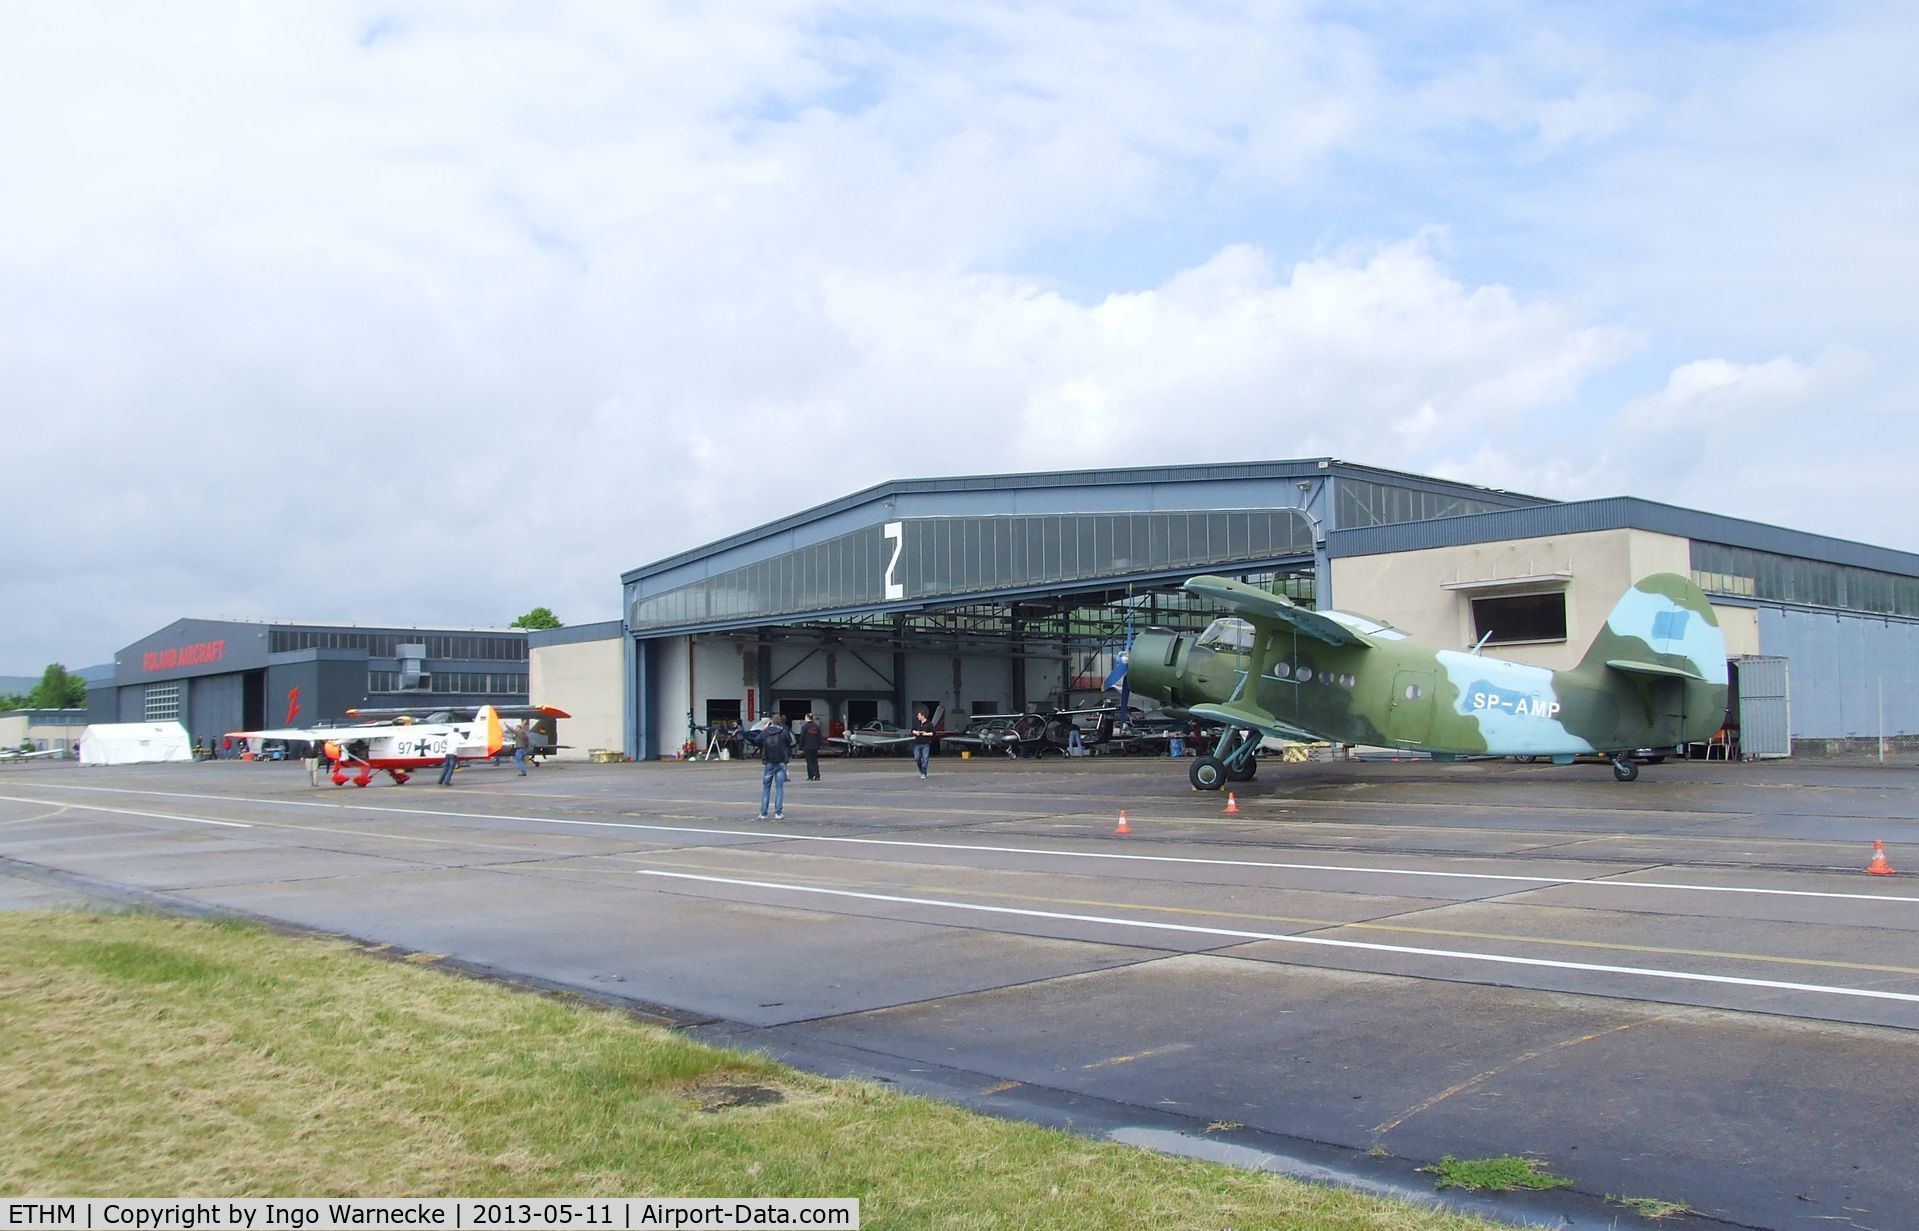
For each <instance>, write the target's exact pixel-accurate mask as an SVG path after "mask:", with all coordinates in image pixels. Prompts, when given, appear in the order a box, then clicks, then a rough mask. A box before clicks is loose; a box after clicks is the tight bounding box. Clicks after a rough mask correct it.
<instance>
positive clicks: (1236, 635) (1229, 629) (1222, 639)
mask: <svg viewBox="0 0 1919 1231" xmlns="http://www.w3.org/2000/svg"><path fill="white" fill-rule="evenodd" d="M1199 648H1200V649H1202V650H1219V651H1222V652H1224V653H1227V654H1247V653H1250V652H1251V651H1252V648H1253V626H1252V625H1251V624H1248V623H1247V622H1246V621H1244V620H1239V619H1234V618H1233V617H1231V616H1228V617H1226V618H1225V619H1220V620H1214V621H1213V622H1212V623H1211V624H1208V625H1207V626H1206V631H1205V632H1203V633H1201V634H1200V635H1199Z"/></svg>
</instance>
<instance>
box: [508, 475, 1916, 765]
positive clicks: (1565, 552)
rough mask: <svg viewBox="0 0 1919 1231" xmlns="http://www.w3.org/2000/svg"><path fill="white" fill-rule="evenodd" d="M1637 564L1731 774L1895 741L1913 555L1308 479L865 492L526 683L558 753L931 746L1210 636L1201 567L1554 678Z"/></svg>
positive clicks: (542, 661)
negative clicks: (1710, 690)
mask: <svg viewBox="0 0 1919 1231" xmlns="http://www.w3.org/2000/svg"><path fill="white" fill-rule="evenodd" d="M1662 571H1671V572H1679V573H1684V574H1689V575H1691V576H1692V577H1693V579H1694V580H1695V581H1697V582H1698V583H1699V584H1700V586H1701V588H1703V589H1704V590H1705V591H1706V592H1707V594H1708V595H1710V596H1711V598H1712V601H1713V603H1714V606H1715V609H1716V610H1717V612H1718V615H1719V619H1720V623H1721V625H1722V626H1723V627H1724V630H1725V634H1726V641H1727V650H1728V654H1729V656H1731V657H1732V659H1733V661H1734V665H1735V670H1736V676H1738V677H1739V678H1742V679H1743V680H1744V681H1745V691H1746V692H1747V693H1748V694H1750V695H1751V699H1752V701H1753V704H1754V706H1755V711H1754V712H1755V713H1758V712H1760V711H1761V710H1762V709H1763V711H1764V714H1765V715H1766V720H1767V722H1768V723H1769V724H1771V725H1775V726H1776V727H1777V728H1778V729H1777V730H1760V729H1757V728H1755V729H1754V730H1752V731H1749V732H1748V733H1747V735H1748V739H1749V745H1750V746H1749V749H1748V750H1749V751H1756V752H1761V753H1778V754H1783V753H1784V752H1786V751H1789V750H1790V749H1791V747H1792V741H1795V740H1796V741H1798V742H1799V743H1800V745H1801V747H1802V749H1803V748H1804V746H1805V745H1806V744H1807V743H1808V742H1815V743H1820V744H1840V745H1843V744H1844V743H1845V742H1846V741H1852V740H1862V739H1865V740H1871V739H1877V738H1880V737H1895V738H1896V737H1900V736H1907V737H1910V736H1914V735H1915V734H1919V555H1913V554H1911V553H1907V552H1899V551H1892V550H1889V549H1886V548H1879V547H1871V546H1867V545H1864V544H1860V543H1854V542H1848V541H1844V540H1840V539H1833V538H1827V537H1824V536H1821V535H1814V534H1806V533H1802V532H1798V531H1793V530H1785V529H1781V528H1778V527H1774V526H1768V525H1762V524H1759V523H1756V522H1749V521H1743V520H1739V519H1736V518H1729V517H1721V516H1717V515H1715V514H1711V513H1704V512H1698V511H1695V510H1691V509H1683V508H1677V507H1674V506H1671V505H1665V504H1659V503H1656V502H1653V501H1646V500H1638V499H1633V498H1613V499H1603V500H1588V501H1577V502H1558V501H1551V500H1545V499H1541V498H1539V497H1534V496H1526V495H1521V494H1518V493H1514V492H1507V491H1498V490H1494V489H1490V488H1483V487H1475V486H1472V485H1469V484H1461V483H1454V482H1449V481H1446V480H1441V479H1434V478H1428V477H1424V476H1420V475H1413V474H1405V473H1401V472H1396V471H1390V470H1382V469H1378V468H1374V467H1368V466H1361V465H1354V464H1351V463H1347V462H1342V461H1338V460H1335V459H1332V458H1309V459H1304V460H1295V461H1270V462H1249V463H1233V464H1223V465H1198V466H1164V467H1141V468H1131V469H1116V470H1097V471H1060V472H1050V473H1041V474H1022V475H992V476H978V477H969V478H946V479H915V480H900V481H894V482H889V483H883V484H880V485H878V486H876V487H872V488H868V489H867V490H865V491H861V492H856V493H854V494H852V495H849V496H845V497H842V498H841V499H838V500H835V501H832V502H830V503H827V504H823V505H820V506H819V507H817V508H813V509H808V510H805V511H803V512H800V513H795V514H793V515H792V516H790V517H786V518H783V519H781V520H779V521H775V522H772V523H770V524H768V525H765V526H760V527H758V528H755V529H752V530H748V531H745V532H742V533H740V534H735V535H732V536H730V537H728V538H724V539H721V540H719V541H717V542H714V543H710V544H707V545H706V546H703V547H699V548H695V549H693V550H691V551H686V552H682V553H680V554H678V555H675V556H672V557H669V558H667V559H665V560H660V561H657V562H655V563H653V564H648V565H644V566H642V567H640V568H637V569H634V570H632V571H631V572H628V573H626V574H625V575H624V576H623V577H622V578H621V583H622V586H623V593H622V605H621V612H622V615H621V619H620V620H619V621H617V622H609V623H606V624H601V625H589V626H586V627H584V628H579V629H563V630H556V631H554V632H550V633H536V634H533V638H532V646H533V654H532V666H531V671H532V676H533V681H534V686H535V687H534V691H535V695H537V696H538V697H539V698H540V699H541V701H543V702H546V703H550V704H556V705H560V706H562V707H564V708H566V709H569V710H572V711H575V712H578V713H592V714H596V715H598V717H597V718H596V719H595V720H594V721H593V722H591V723H588V724H584V725H582V724H579V723H576V724H574V726H573V727H572V729H571V730H570V732H569V738H568V742H569V743H571V744H574V745H576V747H579V748H583V747H585V746H586V745H587V744H588V743H595V742H597V743H599V744H600V745H601V746H605V747H608V748H616V749H623V750H624V751H625V752H626V754H627V755H629V756H635V757H639V758H653V757H660V756H671V755H673V754H674V753H675V752H676V751H678V750H680V749H681V748H682V746H683V744H684V743H685V742H686V741H687V740H688V738H689V735H690V733H691V732H692V729H693V728H694V727H703V726H706V725H708V724H709V723H711V722H714V721H717V720H724V719H739V720H742V721H748V722H750V721H752V720H753V719H754V718H755V717H757V716H758V715H759V714H760V713H763V712H765V711H767V710H768V709H777V710H780V711H782V712H784V713H787V714H789V715H793V714H800V713H805V712H807V711H809V710H810V711H812V712H815V713H819V714H821V715H822V716H823V717H826V718H827V719H828V720H829V721H830V722H831V723H832V724H833V725H836V726H852V725H858V724H859V723H861V722H865V721H870V720H873V719H881V720H892V721H898V720H900V719H901V718H902V717H910V716H911V714H912V711H913V709H914V708H916V707H918V706H920V705H943V706H944V707H945V711H946V714H947V715H948V721H947V724H946V725H947V727H948V729H953V728H954V727H957V726H961V725H964V721H965V719H966V718H967V717H968V716H970V715H972V714H978V713H1009V712H1019V711H1023V710H1026V709H1027V708H1029V707H1031V706H1033V705H1036V704H1041V703H1050V704H1061V703H1062V702H1066V701H1079V700H1083V699H1086V698H1090V697H1092V696H1095V695H1097V694H1098V693H1099V691H1100V688H1101V685H1102V684H1103V683H1104V681H1105V680H1106V678H1107V677H1108V673H1109V671H1110V669H1111V667H1112V665H1113V662H1114V659H1115V655H1116V654H1117V653H1118V651H1119V650H1120V648H1121V647H1122V646H1123V645H1124V644H1125V637H1126V630H1127V629H1128V627H1136V628H1144V627H1147V626H1149V625H1158V626H1173V627H1184V628H1199V627H1203V626H1204V625H1205V624H1206V623H1207V622H1208V621H1209V620H1210V619H1211V618H1212V616H1213V615H1214V614H1216V613H1215V612H1213V611H1212V610H1210V609H1204V608H1202V607H1198V606H1196V605H1194V604H1193V603H1192V602H1191V601H1190V600H1189V599H1188V597H1187V596H1186V595H1184V594H1183V593H1182V592H1180V591H1179V589H1178V585H1179V582H1181V581H1182V580H1184V579H1185V578H1186V577H1188V576H1191V575H1193V574H1195V573H1200V572H1210V573H1220V574H1225V575H1228V576H1236V577H1241V578H1244V579H1246V580H1249V581H1252V582H1255V583H1259V584H1270V585H1274V586H1277V587H1280V588H1281V589H1282V590H1283V592H1285V593H1288V594H1289V595H1291V596H1293V597H1294V598H1295V599H1297V600H1299V601H1303V602H1309V603H1312V604H1314V605H1317V606H1319V607H1333V606H1337V607H1339V608H1341V609H1343V610H1347V611H1357V612H1362V613H1365V614H1367V615H1371V616H1374V617H1376V618H1379V619H1383V620H1386V621H1388V622H1390V623H1392V624H1395V625H1397V626H1398V627H1400V628H1401V629H1404V630H1405V631H1406V632H1407V633H1408V634H1410V635H1411V636H1413V637H1415V638H1417V639H1419V640H1422V641H1427V642H1430V643H1432V644H1435V645H1439V646H1454V647H1460V648H1466V647H1471V646H1473V645H1475V644H1478V643H1480V642H1481V641H1482V640H1483V641H1484V643H1485V644H1486V645H1487V647H1488V648H1489V649H1490V650H1492V651H1493V652H1496V653H1498V654H1499V655H1500V656H1502V657H1506V658H1511V659H1515V660H1518V661H1522V662H1530V663H1535V664H1537V665H1540V666H1547V667H1569V666H1572V665H1573V664H1574V663H1575V662H1576V661H1577V660H1578V658H1579V657H1580V655H1581V654H1582V653H1583V652H1584V650H1585V648H1586V646H1587V645H1588V644H1589V643H1590V642H1591V640H1592V638H1593V636H1594V634H1595V633H1596V631H1597V630H1598V628H1599V626H1600V625H1601V624H1602V623H1603V622H1604V620H1605V618H1606V614H1607V613H1608V612H1609V611H1610V610H1611V608H1612V605H1613V604H1614V602H1616V601H1617V599H1618V597H1619V595H1620V594H1621V593H1622V592H1624V590H1625V589H1626V588H1627V587H1628V586H1630V585H1631V583H1632V582H1633V581H1634V580H1636V579H1637V578H1639V577H1642V576H1645V575H1646V574H1648V573H1654V572H1662ZM549 681H551V686H549V683H548V682H549ZM1762 699H1763V700H1764V701H1766V702H1768V703H1769V704H1768V705H1766V706H1763V707H1761V706H1760V705H1759V702H1760V701H1761V700H1762ZM616 713H617V715H618V722H617V725H616V724H615V721H614V718H613V716H614V715H615V714H616Z"/></svg>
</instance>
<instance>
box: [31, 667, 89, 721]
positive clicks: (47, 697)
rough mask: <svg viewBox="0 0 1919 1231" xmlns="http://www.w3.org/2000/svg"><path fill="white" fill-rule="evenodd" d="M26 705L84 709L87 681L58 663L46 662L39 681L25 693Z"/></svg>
mask: <svg viewBox="0 0 1919 1231" xmlns="http://www.w3.org/2000/svg"><path fill="white" fill-rule="evenodd" d="M27 706H28V707H29V708H30V709H36V710H78V709H85V708H86V707H87V682H86V680H84V679H82V678H81V677H79V676H77V675H74V674H72V673H70V672H69V671H68V670H67V669H66V668H65V667H63V666H61V665H60V664H59V663H48V664H47V669H46V671H45V672H44V673H42V674H41V676H40V683H39V684H37V685H35V686H34V690H33V691H32V692H30V693H28V694H27Z"/></svg>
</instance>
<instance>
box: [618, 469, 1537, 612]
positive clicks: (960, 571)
mask: <svg viewBox="0 0 1919 1231" xmlns="http://www.w3.org/2000/svg"><path fill="white" fill-rule="evenodd" d="M1539 503H1541V501H1540V499H1539V498H1538V497H1535V496H1526V495H1521V494H1519V493H1516V492H1507V491H1498V490H1495V489H1492V488H1485V487H1475V486H1472V485H1470V484H1465V483H1454V482H1449V481H1447V480H1443V479H1434V478H1429V477H1426V476H1423V475H1413V474H1406V473H1403V472H1399V471H1392V470H1382V469H1379V468H1377V467H1371V466H1355V465H1352V464H1350V463H1346V462H1341V461H1338V460H1337V459H1334V458H1304V459H1296V460H1291V461H1262V462H1228V463H1219V464H1206V465H1186V466H1146V467H1129V468H1124V469H1106V470H1074V471H1044V472H1037V473H1032V474H1016V475H975V476H968V477H957V478H934V479H897V480H893V481H891V482H888V483H882V484H879V485H877V486H874V487H870V488H866V489H865V490H863V491H858V492H854V493H853V494H851V495H848V496H844V497H841V498H840V499H838V500H834V501H830V502H828V503H826V504H823V505H819V506H817V507H815V508H812V509H807V510H804V511H802V512H799V513H795V514H793V515H791V516H789V517H785V518H782V519H780V520H779V521H775V522H769V523H767V524H766V525H763V526H759V527H755V528H754V529H751V530H746V531H742V532H740V533H738V534H734V535H730V536H728V537H726V538H723V539H719V540H717V541H715V542H712V543H709V544H707V545H705V546H703V547H698V548H694V549H692V550H690V551H685V552H681V553H679V554H678V555H674V556H670V557H668V558H666V559H664V560H660V561H657V562H655V563H653V564H649V565H646V566H644V567H641V568H637V569H634V570H632V571H630V572H628V573H626V574H624V575H623V576H622V577H621V581H622V583H623V584H624V586H625V594H624V596H623V602H622V609H623V615H624V620H625V623H626V626H627V627H628V628H629V629H631V630H632V631H635V632H641V631H644V632H645V633H646V634H647V635H664V634H666V633H669V632H674V631H680V630H691V629H700V630H706V631H717V630H720V629H725V628H739V627H750V626H753V625H763V624H772V623H783V622H788V621H792V620H806V619H840V618H844V617H847V616H851V615H856V614H857V615H869V614H875V613H881V612H890V613H901V612H908V611H918V610H932V609H937V608H942V607H951V606H954V605H963V604H968V603H1001V602H1007V601H1023V602H1033V601H1037V600H1040V599H1044V598H1046V597H1048V596H1050V597H1052V598H1065V597H1067V596H1069V595H1079V594H1085V593H1090V592H1092V591H1095V590H1098V589H1101V588H1107V589H1110V588H1112V587H1114V586H1119V587H1121V588H1122V591H1123V589H1124V588H1125V587H1127V586H1129V585H1153V584H1158V583H1161V582H1164V581H1167V580H1169V579H1178V578H1181V577H1185V576H1190V575H1192V574H1193V573H1195V572H1203V571H1205V570H1206V569H1207V568H1209V567H1214V566H1225V565H1239V566H1244V567H1246V568H1249V569H1254V570H1259V569H1284V568H1288V567H1293V566H1295V565H1297V564H1299V563H1301V562H1310V561H1311V560H1312V559H1313V556H1314V553H1315V550H1316V549H1317V548H1318V547H1319V546H1320V545H1321V544H1323V543H1324V541H1325V537H1326V533H1327V531H1328V530H1329V529H1332V528H1334V527H1337V526H1340V525H1354V524H1374V523H1377V522H1390V521H1400V520H1405V519H1408V518H1424V517H1447V516H1455V515H1458V514H1462V513H1476V512H1483V511H1487V510H1491V509H1509V508H1513V507H1523V506H1528V505H1534V504H1539Z"/></svg>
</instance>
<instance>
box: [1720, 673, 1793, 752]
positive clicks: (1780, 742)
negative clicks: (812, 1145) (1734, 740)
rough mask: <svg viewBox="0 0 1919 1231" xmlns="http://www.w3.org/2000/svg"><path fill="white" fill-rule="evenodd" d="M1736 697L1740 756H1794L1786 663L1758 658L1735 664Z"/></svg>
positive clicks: (1789, 686)
mask: <svg viewBox="0 0 1919 1231" xmlns="http://www.w3.org/2000/svg"><path fill="white" fill-rule="evenodd" d="M1732 667H1733V679H1734V688H1735V694H1734V695H1735V696H1736V698H1737V700H1736V701H1735V706H1736V708H1735V710H1734V712H1733V721H1734V722H1735V723H1736V724H1737V725H1738V727H1739V755H1741V756H1743V757H1746V758H1748V759H1752V758H1757V757H1767V758H1774V757H1789V756H1791V755H1792V686H1791V681H1790V680H1789V679H1788V677H1787V671H1786V660H1785V659H1783V658H1774V657H1769V656H1760V655H1756V654H1751V655H1742V656H1740V657H1738V658H1735V659H1733V660H1732Z"/></svg>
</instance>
